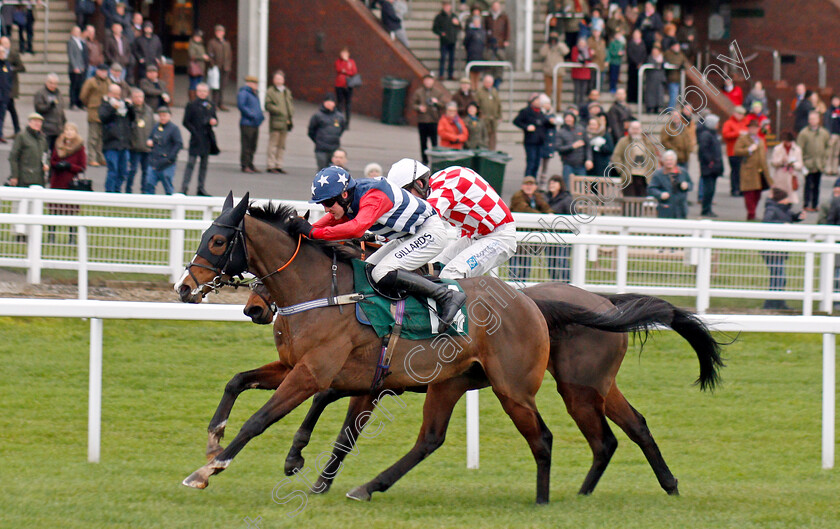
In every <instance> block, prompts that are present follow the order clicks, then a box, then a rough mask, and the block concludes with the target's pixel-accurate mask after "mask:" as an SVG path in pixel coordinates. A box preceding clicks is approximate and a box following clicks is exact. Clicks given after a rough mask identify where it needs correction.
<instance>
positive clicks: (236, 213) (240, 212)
mask: <svg viewBox="0 0 840 529" xmlns="http://www.w3.org/2000/svg"><path fill="white" fill-rule="evenodd" d="M249 195H250V193H245V196H244V197H242V200H240V201H239V204H237V205H236V207H235V208H234V210H233V218H234V219H236V220H237V221H239V220H242V219H243V218H245V212H246V211H248V199H249Z"/></svg>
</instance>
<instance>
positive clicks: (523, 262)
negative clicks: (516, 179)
mask: <svg viewBox="0 0 840 529" xmlns="http://www.w3.org/2000/svg"><path fill="white" fill-rule="evenodd" d="M510 211H511V213H516V212H519V213H552V210H551V206H550V205H549V204H548V201H547V200H546V199H545V196H544V195H543V194H542V193H541V192H540V191H539V190H538V189H537V179H536V178H534V177H533V176H532V175H526V176H525V178H523V179H522V185H521V187H520V189H519V191H517V192H516V193H514V194H513V196H512V197H511V199H510ZM520 248H522V250H520V253H522V254H523V255H514V256H513V257H511V259H510V272H511V274H512V276H513V277H515V278H517V279H519V280H523V281H524V280H525V279H526V278H527V277H528V273H529V269H530V267H531V257H530V255H531V252H530V251H527V250H525V249H524V247H523V245H520ZM523 250H525V251H523Z"/></svg>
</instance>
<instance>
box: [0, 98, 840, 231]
mask: <svg viewBox="0 0 840 529" xmlns="http://www.w3.org/2000/svg"><path fill="white" fill-rule="evenodd" d="M295 107H296V116H295V128H294V130H293V131H292V132H291V134H289V137H288V140H287V149H286V161H285V169H286V170H287V171H288V174H285V175H282V174H279V175H278V174H267V173H262V174H243V173H241V172H240V170H239V126H238V122H239V113H238V112H237V111H236V110H235V109H234V110H232V111H230V112H220V113H219V118H220V125H219V126H218V127H217V129H216V135H217V138H218V142H219V146H220V148H221V150H222V153H221V154H220V155H219V156H214V157H211V161H210V166H209V170H208V175H207V190H208V191H209V192H210V193H212V194H214V195H225V194H227V192H228V191H230V190H233V192H234V194H236V195H241V194H243V193H245V192H246V191H250V193H251V196H253V197H260V198H276V199H287V200H308V199H309V192H310V191H309V190H310V187H309V186H310V183H311V181H312V177H313V176H314V174H315V155H314V152H313V144H312V142H311V141H310V140H309V138H308V137H307V136H306V130H307V124H308V123H309V118H310V116H311V115H312V114H313V113H314V112H315V110H316V107H315V106H314V105H311V104H306V103H296V105H295ZM17 108H18V112H19V114H20V115H21V116H22V117H23V118H24V120H25V116H27V115H28V114H29V113H30V112H31V111H32V105H31V104H30V102H28V101H25V100H19V101H18V102H17ZM67 117H68V119H69V120H70V121H72V122H74V123H76V124H77V125H79V126H80V129H81V133H82V135H84V136H85V137H87V114H86V112H83V111H80V110H74V111H68V112H67ZM182 119H183V108H177V107H176V108H174V109H173V120H174V121H175V123H178V124H180V123H181V120H182ZM4 132H5V136H6V137H8V136H9V135H11V133H12V128H11V120H10V119H9V118H8V117H7V119H6V124H5V128H4ZM181 132H182V134H183V135H184V142H185V143H186V142H188V140H189V133H188V132H186V130H185V129H184V128H183V127H182V128H181ZM259 140H260V141H259V148H258V151H257V156H256V159H255V165H256V166H257V168H259V169H261V170H264V169H265V162H266V143H267V140H268V128H267V125H266V124H263V126H262V128H261V129H260V138H259ZM342 146H343V147H344V148H345V149H346V150H347V152H348V158H349V167H348V169H349V170H350V172H351V173H352V174H353V175H355V176H361V175H362V170H363V169H364V166H365V165H367V164H368V163H370V162H377V163H379V164H380V165H382V167H383V168H384V170H385V172H386V173H387V171H388V168H389V167H390V165H391V164H392V163H394V162H396V161H397V160H399V159H401V158H405V157H419V151H420V147H419V139H418V135H417V130H416V128H414V127H409V126H394V125H385V124H382V123H380V122H379V121H377V120H374V119H372V118H368V117H365V116H358V115H354V116H353V118H352V123H351V128H350V130H348V131H347V132H345V134H344V136H343V137H342ZM10 149H11V142H9V143H7V144H4V145H0V153H4V154H2V155H0V160H2V162H0V181H5V180H6V178H7V177H8V175H9V164H8V163H5V161H6V160H7V159H8V154H6V153H8V151H9V150H10ZM499 149H500V150H503V151H506V152H508V153H509V154H511V156H512V157H513V160H512V161H511V162H510V163H509V164H508V167H507V171H506V178H505V183H504V189H503V190H502V197H503V198H504V199H505V200H509V199H510V197H511V196H512V195H513V193H514V192H516V191H517V190H518V189H519V183H520V181H521V176H522V175H523V173H524V170H525V153H524V149H523V148H522V145H519V144H500V145H499ZM186 158H187V152H186V150H183V151H181V154H180V156H179V158H178V162H179V163H178V171H177V173H176V177H175V188H176V189H179V187H180V185H181V181H182V175H183V168H184V165H185V163H186ZM694 158H695V160H692V163H691V166H690V172H691V174H692V175H697V174H699V169H698V167H697V162H696V156H695V157H694ZM551 163H552V165H551V170H552V172H556V173H560V172H561V164H560V162H559V161H557V160H556V159H554V160H552V162H551ZM196 171H197V168H196ZM105 172H106V171H105V168H104V167H92V168H89V170H88V173H87V174H88V176H89V177H90V178H91V179H93V182H94V189H96V190H102V189H104V187H105ZM834 180H835V178H833V177H824V178H823V182H822V186H821V187H822V191H821V195H820V196H821V199H822V200H826V199H827V198H828V197H829V196H830V194H831V187H832V184H833V182H834ZM192 185H193V186H195V174H193V184H192ZM695 186H696V177H695ZM135 187H138V182H135ZM158 187H159V188H158V193H162V190H161V189H160V186H158ZM717 188H718V189H717V194H716V195H715V205H714V210H715V212H716V213H717V214H718V215H719V218H720V220H738V221H740V220H744V218H745V209H744V205H743V200H742V199H740V198H734V197H731V196H730V195H729V179H728V178H720V179H719V180H718V186H717ZM190 191H191V192H195V188H194V187H193V188H191V190H190ZM690 196H691V200H692V201H693V202H694V204H693V205H692V206H691V207H690V212H689V217H690V218H698V217H699V214H700V208H699V205H698V204H697V203H696V202H697V200H696V199H697V194H696V192H692V193H691V195H690ZM762 211H763V205H760V206H759V216H760V215H761V212H762ZM815 218H816V216H815V214H809V219H808V220H807V221H806V222H815Z"/></svg>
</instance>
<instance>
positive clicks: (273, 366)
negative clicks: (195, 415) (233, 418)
mask: <svg viewBox="0 0 840 529" xmlns="http://www.w3.org/2000/svg"><path fill="white" fill-rule="evenodd" d="M288 372H289V368H288V367H286V366H283V365H281V364H280V362H271V363H270V364H266V365H264V366H262V367H258V368H257V369H252V370H251V371H243V372H242V373H237V374H236V375H234V376H233V378H231V379H230V381H229V382H228V383H227V385H226V386H225V393H224V395H222V400H221V401H220V402H219V406H218V407H217V408H216V413H214V414H213V418H212V419H210V426H208V427H207V452H206V455H207V459H208V460H209V459H213V458H214V457H215V456H217V455H218V454H219V453H220V452H221V451H222V446H221V445H220V444H219V443H220V442H221V440H222V437H224V436H225V425H227V420H228V417H230V411H231V410H232V409H233V404H234V403H235V402H236V398H237V397H238V396H239V394H240V393H242V392H243V391H245V390H248V389H271V390H274V389H277V388H278V386H280V383H281V382H283V378H285V376H286V374H288Z"/></svg>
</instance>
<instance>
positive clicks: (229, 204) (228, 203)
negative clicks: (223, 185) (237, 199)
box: [222, 191, 233, 212]
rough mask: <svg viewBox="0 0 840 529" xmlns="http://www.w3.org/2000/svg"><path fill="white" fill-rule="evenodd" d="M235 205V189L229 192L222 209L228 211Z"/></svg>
mask: <svg viewBox="0 0 840 529" xmlns="http://www.w3.org/2000/svg"><path fill="white" fill-rule="evenodd" d="M232 207H233V191H231V192H230V193H228V196H227V198H226V199H225V203H224V205H222V211H223V212H224V211H227V210H229V209H231V208H232Z"/></svg>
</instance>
